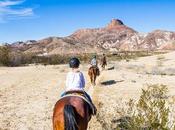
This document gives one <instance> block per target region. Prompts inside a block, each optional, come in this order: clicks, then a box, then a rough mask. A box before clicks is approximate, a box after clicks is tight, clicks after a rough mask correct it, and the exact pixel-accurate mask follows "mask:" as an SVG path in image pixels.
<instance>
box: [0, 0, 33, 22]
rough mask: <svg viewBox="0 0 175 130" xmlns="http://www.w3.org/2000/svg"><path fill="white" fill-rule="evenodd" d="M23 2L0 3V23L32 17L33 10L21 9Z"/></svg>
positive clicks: (22, 0)
mask: <svg viewBox="0 0 175 130" xmlns="http://www.w3.org/2000/svg"><path fill="white" fill-rule="evenodd" d="M24 2H25V1H24V0H3V1H0V22H5V21H8V20H12V19H18V18H19V19H21V18H28V17H32V16H34V12H33V8H24V7H22V4H23V3H24ZM14 7H15V8H14Z"/></svg>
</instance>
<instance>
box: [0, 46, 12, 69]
mask: <svg viewBox="0 0 175 130" xmlns="http://www.w3.org/2000/svg"><path fill="white" fill-rule="evenodd" d="M9 54H10V49H9V48H8V46H0V65H3V66H9V64H10V62H9V59H10V56H9Z"/></svg>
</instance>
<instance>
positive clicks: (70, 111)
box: [64, 105, 78, 130]
mask: <svg viewBox="0 0 175 130" xmlns="http://www.w3.org/2000/svg"><path fill="white" fill-rule="evenodd" d="M75 114H76V113H75V108H74V107H73V106H72V105H65V106H64V129H65V130H78V125H77V121H76V118H75V117H76V115H75Z"/></svg>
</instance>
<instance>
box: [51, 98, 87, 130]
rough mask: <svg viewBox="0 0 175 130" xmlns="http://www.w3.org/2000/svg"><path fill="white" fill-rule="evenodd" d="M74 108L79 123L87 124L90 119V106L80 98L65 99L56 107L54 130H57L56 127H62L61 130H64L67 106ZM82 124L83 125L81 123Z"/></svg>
mask: <svg viewBox="0 0 175 130" xmlns="http://www.w3.org/2000/svg"><path fill="white" fill-rule="evenodd" d="M68 105H69V106H72V108H73V109H74V111H75V115H76V116H77V122H86V121H87V120H88V119H86V118H87V116H88V113H89V112H88V111H89V110H88V107H86V106H88V104H87V103H86V102H85V101H84V100H83V99H81V98H80V97H76V96H73V97H71V96H70V97H69V96H68V97H64V98H62V99H61V100H59V101H57V103H56V104H55V107H54V113H53V127H54V128H55V129H54V130H57V129H56V127H58V126H59V127H60V129H59V130H64V125H63V124H64V119H65V118H64V111H65V106H68ZM80 124H81V123H80Z"/></svg>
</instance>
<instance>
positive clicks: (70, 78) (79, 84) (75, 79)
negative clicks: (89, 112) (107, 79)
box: [61, 57, 92, 102]
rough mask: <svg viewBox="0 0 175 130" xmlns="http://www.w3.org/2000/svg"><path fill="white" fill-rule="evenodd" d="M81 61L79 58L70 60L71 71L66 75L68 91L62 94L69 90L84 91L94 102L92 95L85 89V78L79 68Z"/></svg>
mask: <svg viewBox="0 0 175 130" xmlns="http://www.w3.org/2000/svg"><path fill="white" fill-rule="evenodd" d="M79 65H80V61H79V60H78V58H75V57H74V58H72V59H70V61H69V66H70V68H72V70H71V71H70V72H68V74H67V77H66V91H65V92H64V93H63V94H62V95H61V96H64V95H65V94H66V92H67V91H76V90H78V91H83V92H84V94H85V96H86V97H87V98H88V99H89V101H90V102H92V100H91V98H90V96H89V95H88V94H87V93H86V92H85V91H84V87H85V78H84V75H83V73H82V72H80V70H79Z"/></svg>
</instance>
